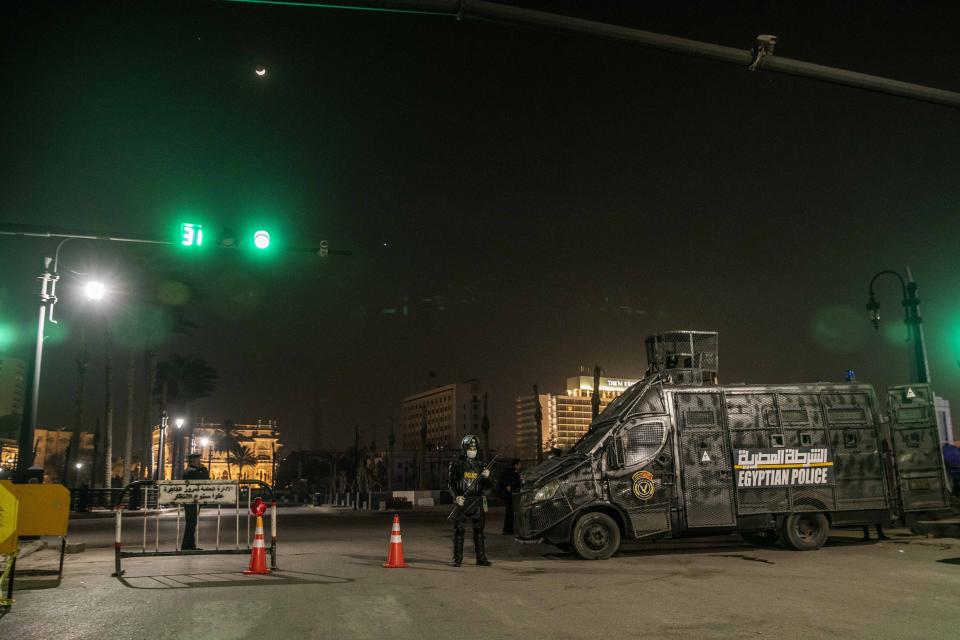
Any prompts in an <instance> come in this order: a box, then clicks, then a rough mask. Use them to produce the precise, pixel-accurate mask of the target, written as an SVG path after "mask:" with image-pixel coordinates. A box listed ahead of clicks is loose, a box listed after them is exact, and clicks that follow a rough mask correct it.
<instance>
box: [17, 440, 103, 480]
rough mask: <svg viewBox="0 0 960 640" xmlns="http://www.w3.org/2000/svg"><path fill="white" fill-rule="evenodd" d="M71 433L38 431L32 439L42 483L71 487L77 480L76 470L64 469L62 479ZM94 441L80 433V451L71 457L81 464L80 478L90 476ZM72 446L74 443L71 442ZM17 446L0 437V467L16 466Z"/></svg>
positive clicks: (34, 457)
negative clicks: (65, 475) (65, 474)
mask: <svg viewBox="0 0 960 640" xmlns="http://www.w3.org/2000/svg"><path fill="white" fill-rule="evenodd" d="M72 436H73V432H72V431H68V430H66V429H37V430H36V431H35V440H34V456H33V464H34V466H37V467H40V468H42V469H43V481H44V482H45V483H53V482H59V483H63V484H69V485H71V486H73V485H74V484H75V481H76V480H77V476H76V475H75V474H76V471H75V470H69V469H68V470H67V478H64V477H63V471H64V465H65V464H66V462H67V448H68V447H69V446H70V439H71V437H72ZM93 438H94V435H93V434H92V433H89V432H86V431H84V432H82V433H81V434H80V451H79V454H77V453H76V452H75V453H73V454H71V458H72V459H73V460H74V461H75V462H80V463H81V464H82V467H81V469H82V472H81V473H82V477H83V476H89V468H90V466H91V464H92V463H93ZM74 446H76V443H75V442H74ZM18 455H19V446H18V444H17V441H16V440H14V439H4V438H0V467H4V468H7V469H11V470H12V469H13V468H14V467H15V466H16V460H17V456H18Z"/></svg>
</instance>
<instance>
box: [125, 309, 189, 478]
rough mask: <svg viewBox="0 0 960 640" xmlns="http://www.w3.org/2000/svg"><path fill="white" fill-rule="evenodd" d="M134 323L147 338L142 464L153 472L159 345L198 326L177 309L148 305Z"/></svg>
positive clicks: (144, 345) (186, 334)
mask: <svg viewBox="0 0 960 640" xmlns="http://www.w3.org/2000/svg"><path fill="white" fill-rule="evenodd" d="M132 324H133V325H134V327H135V330H136V331H135V332H136V334H138V335H142V336H144V341H143V374H144V386H145V389H146V390H147V391H146V393H144V394H143V413H142V414H141V416H140V418H141V423H140V429H141V435H142V436H143V439H144V441H143V460H145V461H147V463H146V464H141V465H140V466H141V469H143V470H144V471H146V470H149V471H151V472H152V471H153V468H152V467H153V425H154V424H156V423H155V422H154V421H155V420H156V418H157V416H156V415H155V414H154V409H153V407H154V401H155V395H156V389H157V386H158V382H157V367H158V365H157V358H158V354H157V350H158V349H159V345H160V343H161V342H162V341H163V340H164V338H166V337H167V336H169V335H171V334H179V335H184V336H189V335H191V334H192V333H193V330H194V329H196V327H197V325H195V324H194V323H193V322H191V321H190V320H188V319H187V318H186V316H184V314H183V310H182V309H180V308H177V307H170V306H165V305H145V306H144V307H142V308H141V309H140V310H139V313H138V314H137V315H136V316H135V317H133V319H132ZM127 397H128V398H130V397H132V393H131V391H130V390H128V391H127Z"/></svg>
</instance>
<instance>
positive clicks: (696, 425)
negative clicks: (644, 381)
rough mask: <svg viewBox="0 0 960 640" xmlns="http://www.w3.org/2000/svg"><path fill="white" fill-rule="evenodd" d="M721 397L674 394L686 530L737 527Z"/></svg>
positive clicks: (718, 394)
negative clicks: (687, 528) (688, 528)
mask: <svg viewBox="0 0 960 640" xmlns="http://www.w3.org/2000/svg"><path fill="white" fill-rule="evenodd" d="M722 407H723V398H722V395H721V394H720V393H696V392H690V393H687V392H680V393H676V394H674V411H675V415H676V425H677V434H678V441H679V443H680V451H679V459H680V473H681V476H682V485H683V501H684V510H685V513H686V519H687V526H688V527H724V526H733V525H734V524H736V517H735V515H734V498H733V478H732V475H731V460H730V451H729V449H728V447H727V440H726V434H725V433H724V430H723V424H722V420H723V417H722Z"/></svg>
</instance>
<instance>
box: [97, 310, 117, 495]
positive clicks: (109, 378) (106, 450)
mask: <svg viewBox="0 0 960 640" xmlns="http://www.w3.org/2000/svg"><path fill="white" fill-rule="evenodd" d="M103 354H104V356H103V362H104V365H103V377H104V383H103V385H104V396H103V397H104V401H103V448H102V450H101V451H100V453H101V455H102V458H101V459H100V460H99V461H98V464H99V465H100V468H99V469H98V471H99V472H100V474H102V475H101V477H100V478H99V479H100V481H101V482H102V483H103V484H102V486H103V487H106V488H107V489H109V488H110V487H111V485H112V482H111V481H112V477H113V474H112V472H113V332H112V331H111V330H110V323H109V321H106V322H105V323H104V329H103ZM94 478H95V479H94V483H95V484H96V482H97V479H96V474H95V475H94Z"/></svg>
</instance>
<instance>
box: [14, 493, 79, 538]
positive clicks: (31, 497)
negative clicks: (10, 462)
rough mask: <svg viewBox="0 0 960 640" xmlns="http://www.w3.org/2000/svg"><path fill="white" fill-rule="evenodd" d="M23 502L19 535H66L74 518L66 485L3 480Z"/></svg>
mask: <svg viewBox="0 0 960 640" xmlns="http://www.w3.org/2000/svg"><path fill="white" fill-rule="evenodd" d="M0 487H4V488H6V489H7V490H8V491H9V492H10V493H12V494H13V495H14V497H15V498H16V499H17V500H18V501H19V502H20V508H19V513H18V514H17V520H16V523H17V527H16V535H17V536H18V537H22V536H65V535H67V523H68V519H69V516H70V492H69V491H68V490H67V488H66V487H65V486H63V485H62V484H13V483H12V482H10V481H9V480H0Z"/></svg>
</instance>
